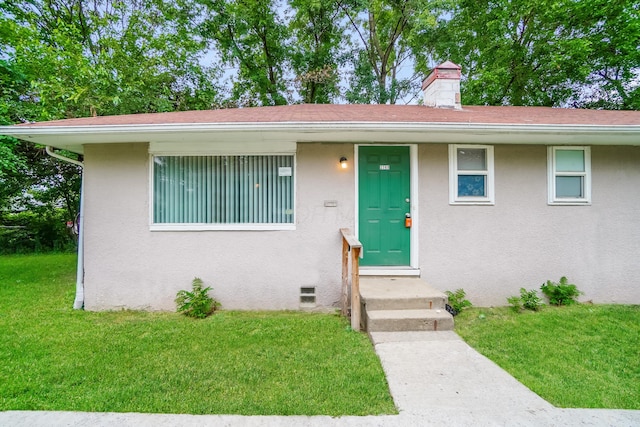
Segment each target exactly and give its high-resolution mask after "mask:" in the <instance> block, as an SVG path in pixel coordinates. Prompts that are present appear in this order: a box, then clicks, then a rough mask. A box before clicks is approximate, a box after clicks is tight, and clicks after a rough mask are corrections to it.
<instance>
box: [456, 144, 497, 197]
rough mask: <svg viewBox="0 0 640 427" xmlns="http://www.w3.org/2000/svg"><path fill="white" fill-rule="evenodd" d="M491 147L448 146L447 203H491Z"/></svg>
mask: <svg viewBox="0 0 640 427" xmlns="http://www.w3.org/2000/svg"><path fill="white" fill-rule="evenodd" d="M493 181H494V176H493V147H492V146H490V145H449V203H450V204H468V205H469V204H470V205H493V204H494V203H495V198H494V192H493Z"/></svg>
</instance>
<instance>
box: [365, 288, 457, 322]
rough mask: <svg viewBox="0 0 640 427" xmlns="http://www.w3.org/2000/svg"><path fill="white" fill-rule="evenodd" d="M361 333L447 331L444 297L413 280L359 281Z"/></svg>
mask: <svg viewBox="0 0 640 427" xmlns="http://www.w3.org/2000/svg"><path fill="white" fill-rule="evenodd" d="M360 302H361V314H362V329H363V330H366V331H367V332H403V331H450V330H453V316H451V314H449V313H448V312H447V311H446V310H445V304H446V302H447V296H446V295H445V294H444V293H443V292H440V291H438V290H437V289H434V288H433V287H431V286H430V285H429V284H428V283H427V282H425V281H424V280H422V279H420V278H415V277H382V276H366V277H362V276H361V277H360Z"/></svg>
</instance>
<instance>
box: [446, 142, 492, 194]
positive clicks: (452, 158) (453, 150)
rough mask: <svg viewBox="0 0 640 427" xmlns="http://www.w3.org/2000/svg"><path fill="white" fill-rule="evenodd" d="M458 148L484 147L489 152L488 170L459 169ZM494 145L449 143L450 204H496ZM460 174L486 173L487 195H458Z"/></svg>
mask: <svg viewBox="0 0 640 427" xmlns="http://www.w3.org/2000/svg"><path fill="white" fill-rule="evenodd" d="M458 148H482V149H485V150H486V153H487V170H486V171H458ZM493 163H494V162H493V146H492V145H472V144H449V204H450V205H490V206H491V205H495V191H494V182H495V174H494V167H493ZM458 175H486V177H487V195H486V197H464V196H458Z"/></svg>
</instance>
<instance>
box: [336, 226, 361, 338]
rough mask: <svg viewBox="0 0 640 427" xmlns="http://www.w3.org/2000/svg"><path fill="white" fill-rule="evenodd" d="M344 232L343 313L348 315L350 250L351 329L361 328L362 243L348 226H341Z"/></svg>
mask: <svg viewBox="0 0 640 427" xmlns="http://www.w3.org/2000/svg"><path fill="white" fill-rule="evenodd" d="M340 234H342V301H341V302H342V314H343V315H344V316H346V315H347V309H348V306H349V298H348V290H349V252H351V329H353V330H354V331H359V330H360V271H359V268H360V267H359V266H360V251H361V250H362V243H360V242H359V241H358V239H356V238H355V237H354V236H352V235H351V234H350V231H349V229H348V228H341V229H340Z"/></svg>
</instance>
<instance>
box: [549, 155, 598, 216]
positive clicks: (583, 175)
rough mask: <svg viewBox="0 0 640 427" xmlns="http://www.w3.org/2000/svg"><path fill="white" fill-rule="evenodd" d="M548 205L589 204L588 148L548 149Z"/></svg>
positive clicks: (589, 166) (589, 167) (589, 165)
mask: <svg viewBox="0 0 640 427" xmlns="http://www.w3.org/2000/svg"><path fill="white" fill-rule="evenodd" d="M548 150H549V152H548V156H547V157H548V162H549V165H548V169H549V203H550V204H585V203H590V202H591V151H590V149H589V147H549V149H548Z"/></svg>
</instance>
